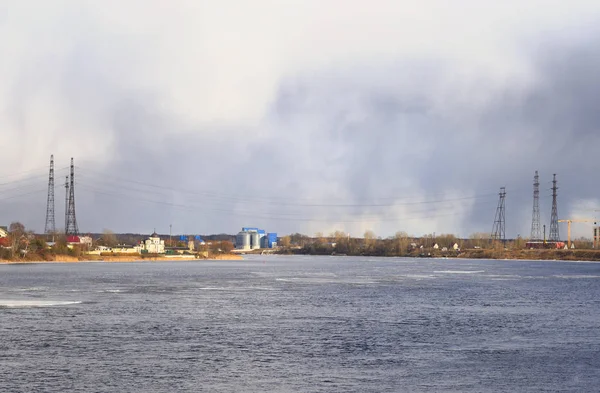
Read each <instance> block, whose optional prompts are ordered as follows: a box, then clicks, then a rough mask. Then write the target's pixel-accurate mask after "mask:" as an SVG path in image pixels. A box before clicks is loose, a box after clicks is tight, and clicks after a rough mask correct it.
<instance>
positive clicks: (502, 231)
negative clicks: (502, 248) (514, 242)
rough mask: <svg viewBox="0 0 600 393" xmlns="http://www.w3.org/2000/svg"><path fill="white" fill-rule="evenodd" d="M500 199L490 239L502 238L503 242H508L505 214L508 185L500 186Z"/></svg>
mask: <svg viewBox="0 0 600 393" xmlns="http://www.w3.org/2000/svg"><path fill="white" fill-rule="evenodd" d="M498 195H499V196H500V199H499V200H498V207H497V208H496V217H495V219H494V226H493V228H492V233H491V235H490V239H491V240H492V241H496V240H501V241H502V243H505V242H506V216H505V205H504V200H505V199H506V187H501V188H500V193H499V194H498Z"/></svg>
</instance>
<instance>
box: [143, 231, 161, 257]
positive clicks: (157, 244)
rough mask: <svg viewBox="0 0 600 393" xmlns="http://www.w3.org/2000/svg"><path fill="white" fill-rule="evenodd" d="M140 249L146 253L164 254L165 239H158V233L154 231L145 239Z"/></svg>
mask: <svg viewBox="0 0 600 393" xmlns="http://www.w3.org/2000/svg"><path fill="white" fill-rule="evenodd" d="M142 251H145V252H147V253H148V254H164V253H165V241H164V240H160V237H158V234H156V232H154V233H153V234H152V235H150V237H149V238H148V239H146V241H145V242H144V243H143V244H142Z"/></svg>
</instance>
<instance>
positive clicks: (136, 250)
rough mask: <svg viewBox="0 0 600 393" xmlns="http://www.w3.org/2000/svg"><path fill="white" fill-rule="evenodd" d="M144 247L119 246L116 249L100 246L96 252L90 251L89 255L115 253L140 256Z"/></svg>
mask: <svg viewBox="0 0 600 393" xmlns="http://www.w3.org/2000/svg"><path fill="white" fill-rule="evenodd" d="M141 249H142V247H141V245H140V246H130V245H126V244H118V245H116V246H114V247H106V246H98V247H96V249H95V250H94V251H90V252H89V254H95V255H102V254H105V253H113V254H133V255H139V254H140V251H141Z"/></svg>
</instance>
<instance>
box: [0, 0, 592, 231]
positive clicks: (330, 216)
mask: <svg viewBox="0 0 600 393" xmlns="http://www.w3.org/2000/svg"><path fill="white" fill-rule="evenodd" d="M25 3H27V4H25ZM33 4H35V6H32V5H33ZM165 4H166V3H164V2H159V1H135V0H129V1H122V2H118V3H117V2H102V3H100V2H93V1H68V0H64V1H55V2H52V4H51V5H50V4H49V3H48V2H41V1H39V2H36V1H31V2H17V1H8V2H3V3H2V4H1V5H0V34H1V35H0V57H1V58H2V59H3V61H2V62H0V108H1V111H0V124H1V127H2V131H1V138H0V146H1V147H2V151H3V153H4V154H3V159H4V160H3V161H4V165H0V225H8V224H9V223H10V222H11V221H21V222H23V223H24V224H25V225H26V227H28V228H31V229H33V230H35V231H38V232H41V231H43V229H44V219H45V213H46V185H47V170H48V169H47V165H48V161H49V158H50V155H51V154H54V156H55V160H56V168H57V171H56V187H55V190H56V193H55V199H56V202H55V203H56V226H57V227H58V228H63V227H64V216H63V214H64V186H63V183H64V176H65V175H66V174H67V170H68V169H67V166H68V164H69V160H70V158H71V157H74V159H75V165H76V167H77V168H76V181H77V184H76V201H77V206H76V207H77V219H78V224H79V229H80V231H82V232H101V231H102V230H103V229H105V228H106V229H111V230H113V231H115V232H138V233H149V232H151V231H152V230H154V229H156V230H157V231H158V232H159V233H168V231H169V225H172V226H173V233H178V234H179V233H185V234H212V233H230V234H234V233H236V232H237V231H239V230H240V228H241V227H242V226H257V227H261V228H264V229H266V230H268V231H270V232H277V233H279V234H289V233H295V232H299V233H304V234H308V235H314V234H315V233H316V232H322V233H326V234H327V233H330V232H333V231H336V230H341V231H344V232H349V233H350V234H351V235H352V236H362V234H363V233H364V232H365V230H373V231H374V232H375V233H376V234H377V235H379V236H383V237H385V236H390V235H393V234H394V233H396V232H397V231H404V232H407V233H409V234H412V235H416V236H420V235H423V234H427V233H433V232H435V233H454V234H456V235H458V236H462V237H468V236H469V235H470V234H471V233H475V232H487V233H489V232H490V230H491V229H492V224H493V221H494V214H495V212H496V205H497V202H498V191H499V189H500V187H502V186H505V187H506V188H507V199H506V205H507V206H506V208H507V210H506V215H507V216H506V231H507V237H511V238H512V237H516V236H517V235H521V236H523V237H527V236H529V233H530V227H531V209H532V182H533V175H534V171H536V170H538V171H539V172H540V180H541V181H540V182H541V186H540V188H541V200H540V207H541V213H542V224H546V225H549V219H550V208H551V197H550V194H551V191H550V187H551V183H550V182H551V180H552V174H553V173H556V174H557V178H558V182H559V187H560V189H559V217H560V218H595V216H596V214H598V213H597V212H595V211H594V210H596V209H600V200H599V197H598V194H599V191H600V187H599V186H598V185H596V184H595V183H594V181H593V179H594V174H595V172H596V166H595V165H594V153H595V149H594V148H595V147H597V146H599V143H598V142H600V132H599V130H598V124H600V115H599V114H598V113H599V112H598V110H597V108H596V106H597V102H599V100H598V99H599V98H600V93H599V92H600V81H598V78H596V75H595V74H596V70H597V69H598V68H599V67H600V49H598V48H599V47H600V46H599V45H598V41H599V40H600V30H599V29H598V28H597V27H596V26H597V24H598V23H597V22H598V20H599V19H600V4H598V3H597V2H593V1H583V0H582V1H573V2H569V3H568V4H567V3H564V2H558V1H541V0H531V1H528V2H526V4H523V2H518V1H505V2H501V4H500V3H498V2H492V1H472V0H465V1H460V2H455V3H453V6H452V7H448V6H447V2H442V1H433V0H430V1H423V2H418V4H417V3H415V2H408V1H386V0H376V1H374V2H369V3H366V2H364V1H341V0H325V1H323V0H321V1H318V2H317V1H316V0H302V1H300V0H298V1H295V0H294V1H292V0H290V1H286V2H283V1H279V2H278V1H269V0H258V1H254V2H252V3H250V2H242V1H235V0H226V1H223V0H222V1H218V2H217V1H205V2H197V1H175V2H171V3H169V4H170V5H169V6H168V7H167V6H165ZM250 4H252V5H250ZM561 225H562V224H561ZM573 232H574V236H587V237H590V227H589V225H585V224H581V225H574V227H573ZM561 237H566V228H564V227H562V226H561Z"/></svg>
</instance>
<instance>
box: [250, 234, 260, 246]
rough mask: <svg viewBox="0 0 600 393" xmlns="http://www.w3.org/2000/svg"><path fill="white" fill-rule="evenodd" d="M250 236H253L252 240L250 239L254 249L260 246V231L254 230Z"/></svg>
mask: <svg viewBox="0 0 600 393" xmlns="http://www.w3.org/2000/svg"><path fill="white" fill-rule="evenodd" d="M250 236H251V240H250V246H251V248H252V249H253V250H254V249H257V248H260V235H259V234H258V232H252V233H251V234H250Z"/></svg>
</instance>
